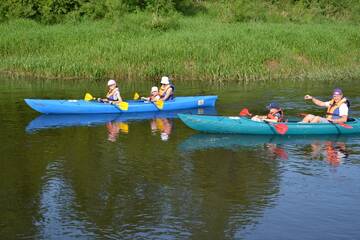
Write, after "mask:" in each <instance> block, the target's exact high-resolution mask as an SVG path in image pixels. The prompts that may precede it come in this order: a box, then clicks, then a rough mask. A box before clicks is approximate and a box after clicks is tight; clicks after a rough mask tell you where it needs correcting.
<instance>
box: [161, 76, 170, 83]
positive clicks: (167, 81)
mask: <svg viewBox="0 0 360 240" xmlns="http://www.w3.org/2000/svg"><path fill="white" fill-rule="evenodd" d="M160 83H161V84H170V81H169V78H168V77H166V76H164V77H162V78H161V82H160Z"/></svg>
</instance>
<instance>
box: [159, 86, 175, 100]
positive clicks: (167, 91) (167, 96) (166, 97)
mask: <svg viewBox="0 0 360 240" xmlns="http://www.w3.org/2000/svg"><path fill="white" fill-rule="evenodd" d="M172 91H173V90H172V88H171V87H170V88H169V89H168V90H166V94H165V96H164V97H163V99H162V100H164V101H166V100H167V99H168V98H169V97H170V95H171V93H172Z"/></svg>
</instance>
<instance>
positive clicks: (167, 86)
mask: <svg viewBox="0 0 360 240" xmlns="http://www.w3.org/2000/svg"><path fill="white" fill-rule="evenodd" d="M160 83H161V87H160V90H159V95H160V98H161V100H163V101H167V100H172V99H174V91H175V86H174V85H173V84H171V83H170V79H169V78H168V77H166V76H164V77H162V78H161V82H160Z"/></svg>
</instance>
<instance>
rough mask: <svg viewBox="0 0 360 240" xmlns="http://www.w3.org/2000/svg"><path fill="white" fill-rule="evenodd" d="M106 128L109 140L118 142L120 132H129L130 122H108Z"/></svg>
mask: <svg viewBox="0 0 360 240" xmlns="http://www.w3.org/2000/svg"><path fill="white" fill-rule="evenodd" d="M106 129H107V130H108V140H109V141H110V142H116V139H117V138H118V135H119V133H120V132H121V133H124V134H128V133H129V124H127V123H125V122H116V121H115V122H108V123H106Z"/></svg>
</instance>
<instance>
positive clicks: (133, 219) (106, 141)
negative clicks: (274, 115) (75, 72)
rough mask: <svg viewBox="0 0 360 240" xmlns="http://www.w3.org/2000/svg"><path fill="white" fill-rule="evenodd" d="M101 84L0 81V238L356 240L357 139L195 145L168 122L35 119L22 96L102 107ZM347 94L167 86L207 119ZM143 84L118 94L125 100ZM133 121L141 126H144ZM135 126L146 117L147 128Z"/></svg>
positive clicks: (312, 87)
mask: <svg viewBox="0 0 360 240" xmlns="http://www.w3.org/2000/svg"><path fill="white" fill-rule="evenodd" d="M103 85H105V82H104V83H87V82H85V81H40V80H27V81H26V80H9V79H6V78H1V79H0V126H1V134H0V141H1V144H0V150H1V156H0V166H1V172H0V236H1V239H15V238H17V239H22V238H26V239H34V238H36V239H359V238H360V228H359V222H360V201H359V199H360V136H347V137H346V136H322V137H321V136H311V137H296V138H295V137H264V136H240V135H211V134H201V133H197V132H195V131H193V130H191V129H189V128H187V127H185V125H183V124H182V123H181V122H180V121H179V120H178V119H176V118H174V117H175V116H176V114H174V113H170V114H165V113H160V114H159V115H151V114H150V115H147V116H140V117H139V116H136V115H133V116H131V115H130V116H129V115H99V116H91V115H84V116H62V117H61V116H42V115H40V114H38V113H36V112H34V111H33V110H31V109H30V108H28V107H27V106H26V105H25V104H24V102H23V99H24V98H63V99H64V98H67V99H77V98H82V97H83V95H84V93H85V92H91V93H92V94H93V95H95V96H100V95H101V94H103V92H104V91H105V89H104V87H103ZM335 85H336V86H340V87H342V88H343V89H344V91H345V93H346V95H347V96H348V97H349V98H350V99H351V100H352V114H353V115H354V116H360V98H359V97H358V96H359V92H360V87H359V85H358V84H356V81H353V82H343V83H340V82H338V83H307V84H303V83H291V82H281V83H277V84H261V85H258V86H246V87H245V86H242V85H227V86H222V87H214V86H212V87H211V86H207V85H204V84H202V85H201V84H195V83H188V84H184V83H182V84H180V83H179V84H177V93H178V94H181V95H192V94H218V95H219V101H218V104H217V107H216V109H195V110H193V111H192V112H193V113H200V114H201V113H209V114H221V115H236V114H237V113H238V112H239V111H240V110H241V109H242V108H243V107H248V108H249V109H250V110H251V111H252V112H255V113H262V112H264V111H265V109H264V107H263V106H265V105H266V104H267V103H268V102H270V101H273V100H275V101H277V102H279V103H280V104H282V105H283V106H284V107H285V109H286V113H287V115H291V116H294V118H296V113H299V112H314V113H319V114H320V113H322V111H323V110H322V109H319V108H317V107H315V106H314V105H312V104H310V103H305V102H304V101H303V99H302V97H303V95H304V94H305V93H309V94H312V95H315V96H318V97H319V98H320V99H327V98H328V97H329V95H330V92H331V89H332V88H333V86H335ZM150 87H151V85H150V84H123V85H122V86H121V90H122V93H123V95H124V96H125V97H128V98H129V97H130V96H132V94H133V92H134V91H139V92H142V93H145V92H146V91H147V89H149V88H150ZM141 118H142V119H141ZM144 118H145V119H144Z"/></svg>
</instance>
